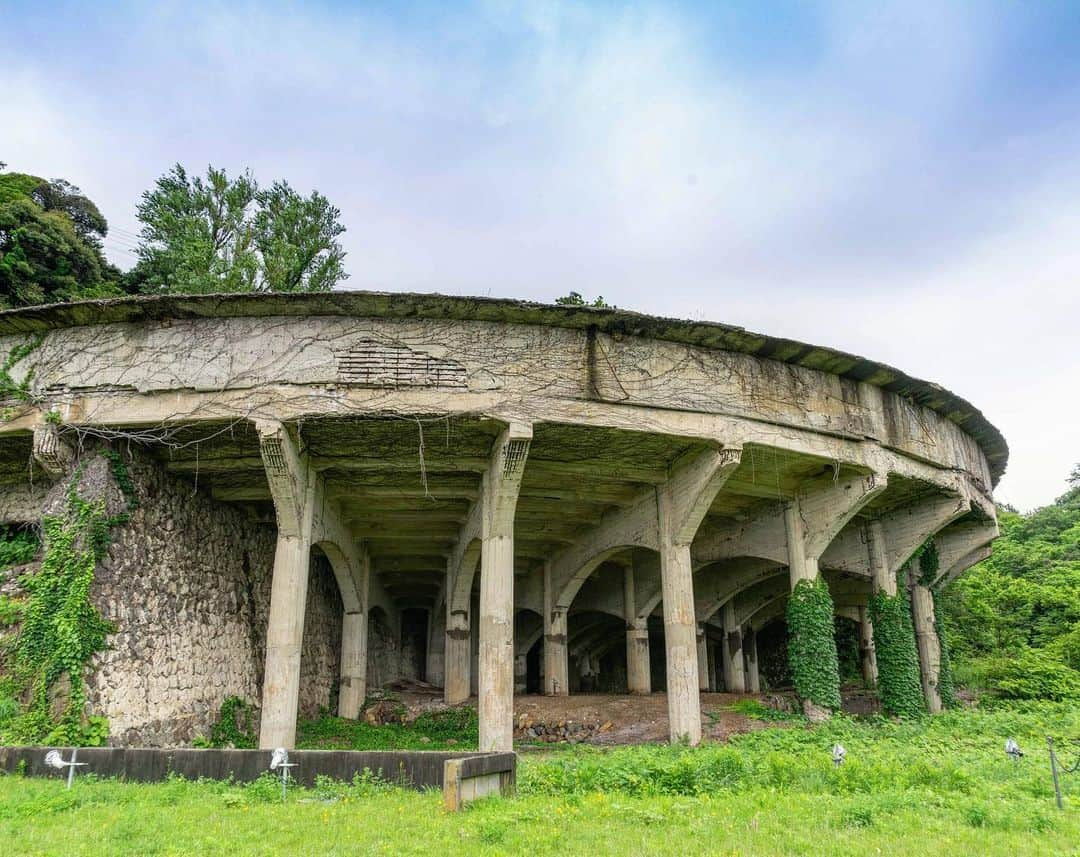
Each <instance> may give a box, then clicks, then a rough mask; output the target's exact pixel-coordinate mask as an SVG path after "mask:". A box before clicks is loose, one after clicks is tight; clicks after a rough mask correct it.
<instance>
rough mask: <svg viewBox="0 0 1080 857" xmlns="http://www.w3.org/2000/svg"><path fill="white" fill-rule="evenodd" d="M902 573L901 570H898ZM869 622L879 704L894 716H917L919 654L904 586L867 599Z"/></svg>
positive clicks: (922, 708) (921, 708)
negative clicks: (893, 593) (875, 654)
mask: <svg viewBox="0 0 1080 857" xmlns="http://www.w3.org/2000/svg"><path fill="white" fill-rule="evenodd" d="M901 576H902V577H903V576H904V571H901ZM870 622H871V623H872V624H873V626H874V651H875V652H876V653H877V666H878V691H879V693H880V695H881V707H882V708H883V709H884V710H885V711H887V712H888V713H890V714H895V715H897V716H898V717H918V716H919V715H920V714H924V713H925V712H926V700H925V699H924V698H923V692H922V683H921V679H920V673H919V653H918V650H917V649H916V648H915V629H914V628H913V626H912V622H911V604H910V602H909V601H908V598H907V588H906V587H904V586H901V587H899V591H898V592H897V594H896V595H888V594H886V593H885V592H877V593H875V594H874V595H873V596H872V597H871V598H870Z"/></svg>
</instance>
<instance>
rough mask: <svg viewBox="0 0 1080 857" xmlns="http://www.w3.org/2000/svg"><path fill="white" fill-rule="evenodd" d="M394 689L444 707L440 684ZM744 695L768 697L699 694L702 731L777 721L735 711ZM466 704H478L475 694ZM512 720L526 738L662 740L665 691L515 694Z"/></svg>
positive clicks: (416, 708)
mask: <svg viewBox="0 0 1080 857" xmlns="http://www.w3.org/2000/svg"><path fill="white" fill-rule="evenodd" d="M392 691H393V695H394V697H395V698H396V699H399V700H400V701H401V702H403V703H405V705H406V706H407V707H408V709H409V711H410V713H414V714H417V713H420V712H421V711H427V710H433V709H439V708H443V707H445V704H444V703H443V701H442V691H441V690H439V689H438V688H434V687H430V686H427V685H423V684H421V683H415V682H409V683H408V684H405V683H402V684H401V685H399V686H396V687H394V688H392ZM740 699H759V700H762V699H764V697H763V695H761V694H733V693H703V694H701V721H702V734H703V735H704V737H706V738H708V739H710V740H714V741H724V740H726V739H727V738H728V737H729V736H731V735H735V734H738V733H740V732H750V731H753V730H756V729H763V728H768V727H770V726H776V725H777V724H776V723H771V722H766V721H761V720H754V719H752V718H750V717H747V716H746V715H744V714H740V713H738V712H736V711H731V710H730V707H731V705H732V703H734V702H736V701H738V700H740ZM466 704H469V705H473V706H475V705H476V699H475V697H474V698H473V699H471V700H469V702H468V703H466ZM514 726H515V730H514V734H515V738H516V739H517V740H519V741H522V742H526V743H528V742H538V741H540V742H542V741H545V740H548V741H552V740H572V741H573V742H574V743H584V744H598V745H616V744H645V743H650V742H657V741H660V742H663V741H667V739H668V714H667V695H666V694H664V693H651V694H648V695H647V696H637V695H633V696H632V695H627V694H623V695H616V694H601V693H593V694H573V695H571V696H539V695H528V696H517V697H515V698H514ZM529 730H532V732H530V731H529ZM533 733H535V734H533Z"/></svg>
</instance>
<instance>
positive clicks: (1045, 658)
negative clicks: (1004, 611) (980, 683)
mask: <svg viewBox="0 0 1080 857" xmlns="http://www.w3.org/2000/svg"><path fill="white" fill-rule="evenodd" d="M990 685H991V687H993V688H994V689H995V690H997V691H998V692H999V693H1000V694H1001V695H1002V696H1004V697H1006V698H1010V699H1054V700H1063V699H1080V672H1078V671H1077V670H1074V669H1072V668H1071V667H1069V666H1068V665H1067V664H1065V663H1064V662H1063V661H1061V660H1060V659H1059V658H1057V657H1056V656H1055V655H1054V654H1052V653H1051V652H1048V651H1045V650H1042V649H1028V650H1027V651H1025V652H1023V653H1021V654H1020V656H1019V657H1017V658H1013V659H1010V660H1002V661H999V662H998V663H997V664H996V666H995V668H994V669H993V671H992V672H991V675H990Z"/></svg>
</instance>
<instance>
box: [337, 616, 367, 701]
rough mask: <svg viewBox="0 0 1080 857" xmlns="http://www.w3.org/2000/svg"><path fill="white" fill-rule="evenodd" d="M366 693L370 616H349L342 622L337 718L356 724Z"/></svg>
mask: <svg viewBox="0 0 1080 857" xmlns="http://www.w3.org/2000/svg"><path fill="white" fill-rule="evenodd" d="M366 689H367V615H366V614H365V613H364V612H359V613H346V614H345V615H344V616H343V617H342V620H341V689H340V691H339V692H338V717H347V718H349V719H350V720H355V719H356V717H357V716H358V715H359V714H360V706H362V705H363V704H364V696H365V693H366Z"/></svg>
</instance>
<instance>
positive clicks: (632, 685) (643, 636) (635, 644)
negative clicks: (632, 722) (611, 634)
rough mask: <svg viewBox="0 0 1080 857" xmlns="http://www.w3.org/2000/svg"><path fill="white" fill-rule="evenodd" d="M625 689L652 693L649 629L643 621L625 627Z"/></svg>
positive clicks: (631, 691) (633, 691) (632, 691)
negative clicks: (636, 624)
mask: <svg viewBox="0 0 1080 857" xmlns="http://www.w3.org/2000/svg"><path fill="white" fill-rule="evenodd" d="M626 689H627V690H628V691H629V692H630V693H652V673H651V671H650V668H649V629H648V627H647V626H646V625H645V623H644V622H642V623H641V624H640V625H638V626H631V627H629V628H627V629H626Z"/></svg>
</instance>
